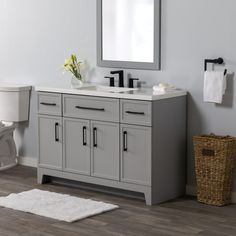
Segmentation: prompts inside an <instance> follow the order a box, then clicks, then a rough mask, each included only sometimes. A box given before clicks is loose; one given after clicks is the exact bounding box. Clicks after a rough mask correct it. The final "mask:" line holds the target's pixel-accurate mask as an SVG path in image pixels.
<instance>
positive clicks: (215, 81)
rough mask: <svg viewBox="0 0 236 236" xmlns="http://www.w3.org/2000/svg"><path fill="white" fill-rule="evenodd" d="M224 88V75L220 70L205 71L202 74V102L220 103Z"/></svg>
mask: <svg viewBox="0 0 236 236" xmlns="http://www.w3.org/2000/svg"><path fill="white" fill-rule="evenodd" d="M225 90H226V76H225V75H224V72H223V71H222V72H221V71H206V72H205V75H204V92H203V97H204V102H213V103H222V101H223V96H224V94H225Z"/></svg>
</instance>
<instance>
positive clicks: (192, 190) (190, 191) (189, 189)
mask: <svg viewBox="0 0 236 236" xmlns="http://www.w3.org/2000/svg"><path fill="white" fill-rule="evenodd" d="M186 194H187V195H190V196H197V187H196V186H192V185H187V186H186ZM232 203H236V192H232Z"/></svg>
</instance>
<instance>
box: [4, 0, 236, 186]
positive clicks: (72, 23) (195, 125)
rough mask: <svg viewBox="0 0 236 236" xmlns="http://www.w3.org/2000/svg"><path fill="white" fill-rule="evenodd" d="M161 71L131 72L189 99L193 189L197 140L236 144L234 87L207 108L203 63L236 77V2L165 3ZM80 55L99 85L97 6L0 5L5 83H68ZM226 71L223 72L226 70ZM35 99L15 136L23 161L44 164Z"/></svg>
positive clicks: (67, 2)
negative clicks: (68, 71)
mask: <svg viewBox="0 0 236 236" xmlns="http://www.w3.org/2000/svg"><path fill="white" fill-rule="evenodd" d="M162 2H163V4H162V15H163V16H162V71H139V70H129V71H128V70H127V72H131V73H132V75H133V76H137V77H139V78H141V79H142V80H144V81H146V82H147V84H148V85H153V84H155V83H158V82H161V81H164V82H169V83H172V84H175V85H176V86H178V87H180V88H182V89H186V90H188V91H189V93H190V95H189V100H188V184H190V185H195V177H194V161H193V152H192V141H191V138H192V136H193V135H194V134H200V133H210V132H214V133H216V134H223V135H224V134H230V135H234V136H236V125H235V124H234V122H235V117H236V110H235V96H234V94H233V92H234V90H235V83H234V80H233V76H230V77H229V79H228V82H229V83H228V85H229V86H228V87H229V89H228V91H227V95H226V99H225V103H224V105H220V106H216V105H214V104H206V103H203V101H202V87H203V59H204V58H214V57H218V56H222V57H223V58H225V61H226V64H227V68H228V70H229V71H231V72H234V71H236V47H235V42H236V28H235V26H234V23H235V22H236V14H235V9H236V2H235V0H225V1H222V0H178V1H176V0H163V1H162ZM71 52H78V53H79V54H80V56H81V58H83V59H86V60H87V61H88V64H89V66H90V68H89V72H88V76H89V78H90V80H92V81H96V82H100V81H103V76H104V75H106V74H108V72H109V70H110V69H104V68H103V69H102V68H97V67H96V0H21V1H19V0H1V7H0V81H11V82H17V83H27V84H32V85H35V84H41V85H43V84H51V85H54V84H60V85H65V84H68V83H69V78H70V76H69V75H66V76H63V75H62V73H61V65H62V64H63V61H64V58H65V57H66V56H68V55H69V54H70V53H71ZM219 69H222V68H219ZM35 132H36V108H35V94H34V93H33V96H32V101H31V116H30V123H29V125H27V124H24V125H21V126H20V127H19V129H18V132H17V134H16V136H17V143H18V146H19V149H20V155H23V156H27V157H35V158H36V157H37V142H36V134H35ZM235 191H236V181H235Z"/></svg>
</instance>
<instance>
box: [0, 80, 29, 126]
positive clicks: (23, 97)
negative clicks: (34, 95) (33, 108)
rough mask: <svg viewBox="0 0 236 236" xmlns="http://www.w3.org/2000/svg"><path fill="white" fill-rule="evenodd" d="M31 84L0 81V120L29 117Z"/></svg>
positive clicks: (22, 119)
mask: <svg viewBox="0 0 236 236" xmlns="http://www.w3.org/2000/svg"><path fill="white" fill-rule="evenodd" d="M30 91H31V86H25V85H14V84H1V83H0V121H12V122H21V121H27V120H28V119H29V100H30Z"/></svg>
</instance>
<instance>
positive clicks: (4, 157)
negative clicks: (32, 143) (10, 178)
mask: <svg viewBox="0 0 236 236" xmlns="http://www.w3.org/2000/svg"><path fill="white" fill-rule="evenodd" d="M14 130H15V125H14V123H11V122H0V171H1V170H6V169H9V168H11V167H13V166H16V164H17V157H16V145H15V141H14V139H13V132H14Z"/></svg>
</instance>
